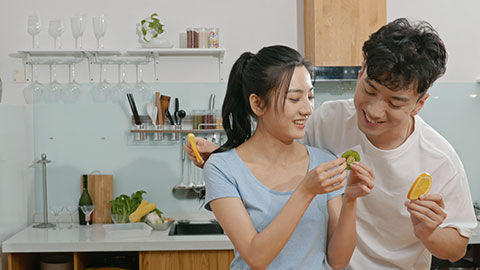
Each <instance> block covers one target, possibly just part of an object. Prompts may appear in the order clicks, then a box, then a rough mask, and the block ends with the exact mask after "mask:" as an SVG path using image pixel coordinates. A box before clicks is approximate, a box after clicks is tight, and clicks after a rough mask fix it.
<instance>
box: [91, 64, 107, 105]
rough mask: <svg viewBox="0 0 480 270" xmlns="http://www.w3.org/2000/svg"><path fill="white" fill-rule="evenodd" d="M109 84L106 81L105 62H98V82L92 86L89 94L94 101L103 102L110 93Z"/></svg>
mask: <svg viewBox="0 0 480 270" xmlns="http://www.w3.org/2000/svg"><path fill="white" fill-rule="evenodd" d="M110 88H111V85H110V83H109V82H108V81H107V64H106V63H101V64H100V82H99V83H98V84H97V85H96V86H94V87H92V90H91V94H92V99H93V102H94V103H105V102H107V100H108V97H109V95H110Z"/></svg>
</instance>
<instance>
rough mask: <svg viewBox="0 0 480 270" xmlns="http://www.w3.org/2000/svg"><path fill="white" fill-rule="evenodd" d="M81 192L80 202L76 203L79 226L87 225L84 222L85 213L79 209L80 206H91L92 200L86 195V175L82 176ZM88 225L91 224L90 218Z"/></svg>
mask: <svg viewBox="0 0 480 270" xmlns="http://www.w3.org/2000/svg"><path fill="white" fill-rule="evenodd" d="M82 177H83V191H82V195H81V196H80V201H79V202H78V218H79V222H80V225H87V222H86V221H85V213H83V211H82V209H81V208H80V207H81V206H82V205H93V201H92V198H91V197H90V194H88V175H86V174H84V175H83V176H82ZM89 223H90V224H92V223H93V222H92V217H91V216H90V222H89Z"/></svg>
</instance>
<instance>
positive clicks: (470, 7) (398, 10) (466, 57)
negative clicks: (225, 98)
mask: <svg viewBox="0 0 480 270" xmlns="http://www.w3.org/2000/svg"><path fill="white" fill-rule="evenodd" d="M479 10H480V2H479V1H476V0H462V1H451V0H422V1H416V0H402V1H398V0H387V20H388V21H392V20H394V19H395V18H399V17H407V18H410V19H421V20H426V21H428V22H430V23H431V24H432V25H433V26H434V27H435V29H437V31H438V32H439V34H440V37H441V38H442V39H443V41H444V42H445V45H446V47H447V52H448V55H449V57H448V63H447V72H446V74H445V75H444V77H443V78H441V79H440V80H439V82H474V81H475V80H476V79H477V78H480V65H479V64H478V62H479V60H480V50H479V49H478V48H479V44H480V30H479V27H480V16H478V11H479Z"/></svg>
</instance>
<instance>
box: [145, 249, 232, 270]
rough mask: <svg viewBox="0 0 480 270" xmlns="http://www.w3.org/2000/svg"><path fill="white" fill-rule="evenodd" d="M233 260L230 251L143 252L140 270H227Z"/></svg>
mask: <svg viewBox="0 0 480 270" xmlns="http://www.w3.org/2000/svg"><path fill="white" fill-rule="evenodd" d="M233 258H235V255H234V253H233V251H232V250H186V251H144V252H140V269H141V270H155V269H169V270H224V269H225V270H227V269H230V263H231V262H232V260H233Z"/></svg>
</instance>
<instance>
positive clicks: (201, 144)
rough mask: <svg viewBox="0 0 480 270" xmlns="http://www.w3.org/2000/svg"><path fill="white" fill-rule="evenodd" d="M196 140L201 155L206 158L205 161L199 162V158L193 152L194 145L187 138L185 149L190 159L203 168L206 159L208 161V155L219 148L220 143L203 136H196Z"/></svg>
mask: <svg viewBox="0 0 480 270" xmlns="http://www.w3.org/2000/svg"><path fill="white" fill-rule="evenodd" d="M195 142H196V143H197V150H198V153H199V154H200V156H202V159H203V160H204V162H203V163H199V162H198V161H197V158H196V157H195V154H194V153H193V149H192V145H191V144H190V142H189V141H188V140H186V143H185V144H184V145H183V151H185V153H187V155H188V159H190V160H191V161H192V162H193V163H194V164H195V165H196V166H197V167H199V168H203V165H204V164H205V161H207V159H208V157H209V156H210V154H212V152H213V151H215V150H217V148H218V145H216V144H214V143H212V142H210V141H207V140H205V139H203V138H195Z"/></svg>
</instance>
